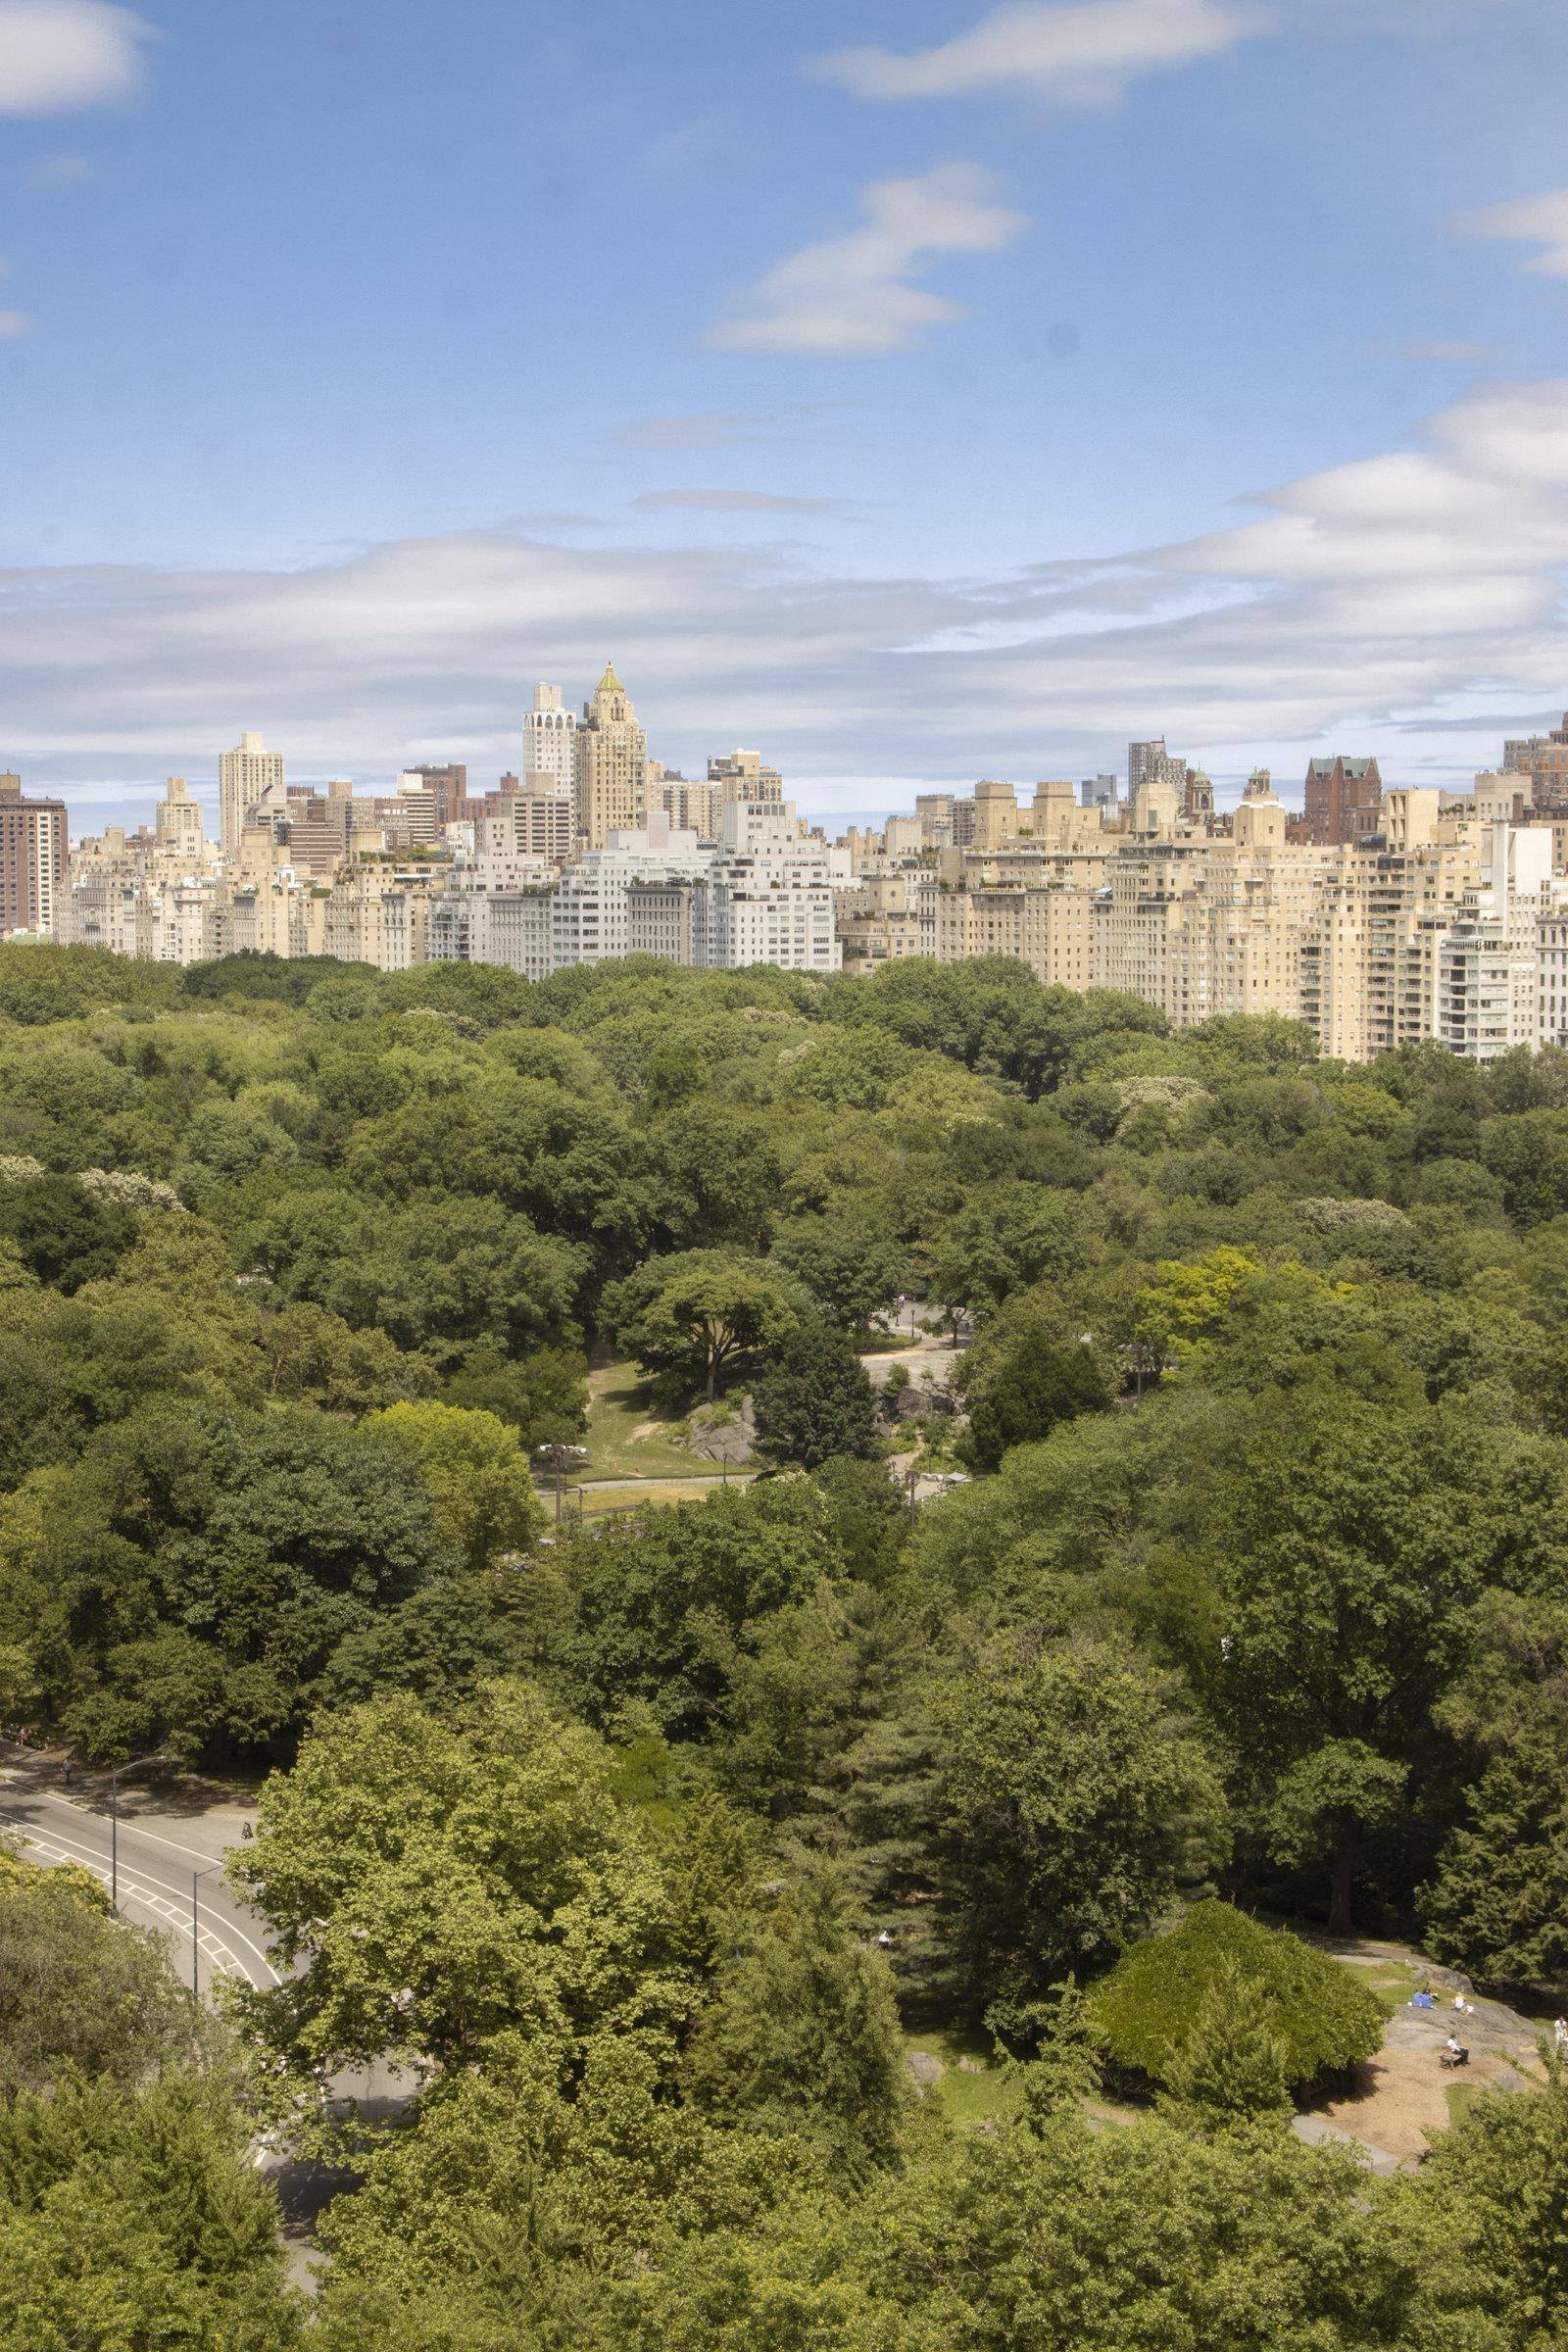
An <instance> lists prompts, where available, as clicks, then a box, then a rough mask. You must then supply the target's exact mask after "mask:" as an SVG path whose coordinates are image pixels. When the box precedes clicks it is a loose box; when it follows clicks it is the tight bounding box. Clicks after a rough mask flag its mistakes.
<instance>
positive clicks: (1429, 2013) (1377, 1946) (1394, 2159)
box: [1296, 1941, 1541, 2172]
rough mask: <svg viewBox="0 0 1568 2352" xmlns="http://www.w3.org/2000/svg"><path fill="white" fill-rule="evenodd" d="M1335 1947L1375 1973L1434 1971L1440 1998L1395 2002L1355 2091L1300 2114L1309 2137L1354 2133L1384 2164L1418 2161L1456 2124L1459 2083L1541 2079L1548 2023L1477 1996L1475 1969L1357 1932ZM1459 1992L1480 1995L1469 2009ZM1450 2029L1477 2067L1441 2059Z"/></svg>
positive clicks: (1493, 2086) (1483, 2086) (1302, 2132)
mask: <svg viewBox="0 0 1568 2352" xmlns="http://www.w3.org/2000/svg"><path fill="white" fill-rule="evenodd" d="M1333 1948H1334V1950H1335V1952H1336V1956H1337V1957H1338V1958H1340V1959H1342V1960H1345V1961H1347V1962H1348V1963H1349V1964H1350V1965H1351V1966H1352V1967H1355V1968H1359V1969H1365V1971H1366V1972H1367V1974H1368V1976H1370V1977H1383V1978H1384V1979H1385V1981H1386V1980H1387V1977H1388V1976H1389V1975H1390V1974H1391V1973H1396V1974H1397V1973H1406V1974H1407V1975H1408V1977H1409V1979H1410V1982H1411V1984H1412V1985H1414V1984H1416V1983H1419V1982H1421V1981H1422V1980H1423V1979H1424V1980H1426V1981H1427V1982H1429V1983H1430V1985H1431V1987H1432V1990H1433V1994H1434V2001H1433V2006H1432V2007H1431V2008H1430V2009H1414V2008H1412V2007H1410V2005H1409V2002H1408V1999H1406V2000H1405V2001H1404V2002H1403V2003H1402V2004H1401V2005H1400V2007H1399V2008H1397V2010H1396V2011H1395V2013H1394V2015H1393V2016H1392V2017H1391V2018H1390V2020H1389V2022H1388V2025H1387V2026H1386V2028H1385V2029H1384V2034H1383V2047H1382V2049H1381V2050H1380V2051H1379V2052H1378V2055H1377V2056H1376V2057H1375V2058H1373V2059H1371V2060H1369V2061H1368V2063H1367V2064H1366V2065H1365V2066H1363V2067H1360V2068H1358V2069H1357V2073H1356V2078H1355V2081H1354V2082H1353V2084H1352V2087H1351V2088H1350V2090H1349V2091H1348V2092H1347V2093H1346V2094H1345V2095H1344V2096H1341V2097H1337V2098H1323V2099H1316V2100H1314V2101H1313V2102H1312V2104H1311V2105H1310V2106H1309V2107H1308V2108H1306V2109H1305V2110H1304V2112H1303V2113H1302V2114H1300V2115H1299V2116H1298V2117H1297V2119H1296V2130H1297V2132H1298V2135H1299V2137H1300V2138H1302V2139H1309V2140H1318V2141H1323V2140H1351V2141H1354V2142H1355V2143H1356V2144H1357V2145H1358V2146H1359V2147H1361V2148H1362V2149H1364V2150H1366V2151H1368V2152H1369V2153H1370V2155H1371V2156H1372V2158H1373V2169H1374V2170H1375V2171H1388V2172H1392V2171H1396V2170H1397V2169H1400V2168H1402V2167H1403V2166H1405V2165H1410V2164H1418V2163H1419V2162H1420V2161H1421V2159H1422V2157H1423V2156H1425V2154H1426V2152H1427V2149H1428V2147H1429V2146H1430V2145H1431V2142H1432V2140H1433V2138H1434V2137H1435V2136H1436V2135H1437V2133H1439V2132H1440V2131H1446V2130H1447V2128H1448V2125H1449V2124H1450V2123H1451V2121H1452V2120H1453V2119H1452V2115H1451V2112H1450V2109H1449V2105H1448V2096H1447V2094H1448V2091H1449V2090H1450V2088H1452V2087H1454V2086H1455V2085H1459V2086H1467V2087H1469V2088H1471V2089H1474V2090H1523V2089H1525V2088H1526V2087H1527V2086H1528V2084H1529V2083H1530V2082H1532V2081H1535V2082H1539V2081H1540V2080H1541V2060H1540V2054H1539V2051H1538V2048H1537V2041H1538V2037H1539V2034H1540V2028H1539V2026H1537V2025H1535V2024H1533V2023H1532V2021H1531V2020H1530V2019H1529V2018H1526V2017H1522V2016H1521V2015H1520V2014H1519V2012H1518V2011H1517V2010H1516V2009H1510V2008H1508V2007H1507V2005H1506V2004H1505V2003H1504V2002H1502V2001H1491V2000H1484V1999H1481V1998H1479V1997H1477V1996H1475V1995H1473V1994H1472V1993H1471V1990H1470V1982H1469V1979H1468V1978H1467V1977H1462V1976H1460V1975H1458V1974H1457V1972H1455V1971H1453V1970H1451V1969H1443V1968H1438V1967H1435V1966H1432V1965H1430V1964H1429V1963H1428V1962H1427V1961H1425V1960H1424V1959H1423V1958H1422V1955H1421V1954H1420V1953H1419V1952H1415V1951H1412V1950H1410V1949H1409V1948H1408V1947H1407V1946H1405V1945H1402V1944H1392V1943H1374V1942H1370V1941H1349V1942H1346V1943H1342V1944H1337V1945H1336V1946H1334V1947H1333ZM1455 1991H1460V1992H1462V1993H1463V1995H1464V1998H1465V1999H1466V2001H1467V2002H1469V2003H1470V2013H1469V2014H1468V2015H1465V2016H1461V2015H1460V2014H1459V2013H1458V2012H1456V2011H1455V2009H1454V2006H1453V1995H1454V1993H1455ZM1449 2034H1454V2035H1455V2037H1456V2038H1457V2039H1458V2040H1459V2041H1461V2042H1463V2043H1464V2044H1465V2046H1466V2047H1467V2048H1468V2049H1469V2052H1470V2063H1469V2064H1468V2066H1465V2067H1462V2068H1459V2069H1457V2070H1455V2071H1452V2072H1450V2071H1449V2070H1447V2069H1446V2068H1445V2067H1444V2066H1443V2065H1442V2064H1441V2063H1440V2058H1439V2053H1440V2052H1441V2051H1442V2049H1443V2047H1444V2044H1445V2043H1446V2040H1447V2038H1448V2036H1449Z"/></svg>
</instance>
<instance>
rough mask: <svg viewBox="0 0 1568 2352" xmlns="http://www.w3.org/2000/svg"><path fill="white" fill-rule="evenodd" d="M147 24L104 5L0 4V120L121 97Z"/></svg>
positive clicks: (128, 87) (34, 0)
mask: <svg viewBox="0 0 1568 2352" xmlns="http://www.w3.org/2000/svg"><path fill="white" fill-rule="evenodd" d="M152 37H153V33H152V27H151V25H146V24H144V23H143V22H142V20H141V18H140V17H138V16H135V15H133V14H132V12H131V11H130V10H129V9H128V8H117V7H114V6H111V5H110V0H0V115H53V114H66V113H69V112H70V111H71V110H72V109H73V108H76V107H83V106H101V105H104V104H106V103H108V102H109V101H112V100H114V99H117V98H127V97H129V96H131V95H132V93H133V92H134V91H135V90H136V88H137V87H138V86H139V84H140V81H141V65H142V50H143V47H144V45H145V43H146V42H148V41H149V40H151V39H152Z"/></svg>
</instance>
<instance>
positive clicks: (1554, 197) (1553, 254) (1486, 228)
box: [1454, 188, 1568, 277]
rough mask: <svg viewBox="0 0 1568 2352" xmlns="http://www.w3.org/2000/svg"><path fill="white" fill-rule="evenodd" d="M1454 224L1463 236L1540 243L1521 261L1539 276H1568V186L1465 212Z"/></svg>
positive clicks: (1516, 242) (1525, 243)
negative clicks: (1542, 194) (1484, 208)
mask: <svg viewBox="0 0 1568 2352" xmlns="http://www.w3.org/2000/svg"><path fill="white" fill-rule="evenodd" d="M1454 227H1455V228H1456V229H1457V230H1458V232H1459V234H1460V235H1461V236H1462V237H1497V238H1499V239H1501V240H1502V241H1504V242H1505V243H1509V244H1519V245H1539V246H1540V247H1541V251H1540V252H1539V253H1537V254H1532V255H1531V257H1530V259H1529V260H1528V261H1526V262H1521V263H1520V265H1519V267H1520V269H1521V270H1531V271H1533V272H1534V273H1535V275H1536V276H1538V277H1568V188H1553V189H1551V190H1550V191H1549V193H1548V194H1546V195H1544V196H1516V197H1514V198H1512V199H1511V201H1510V202H1509V203H1507V204H1491V205H1488V206H1487V208H1486V210H1485V211H1484V212H1479V213H1461V214H1460V216H1459V218H1458V220H1457V221H1455V222H1454Z"/></svg>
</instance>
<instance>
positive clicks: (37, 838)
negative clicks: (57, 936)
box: [0, 775, 70, 938]
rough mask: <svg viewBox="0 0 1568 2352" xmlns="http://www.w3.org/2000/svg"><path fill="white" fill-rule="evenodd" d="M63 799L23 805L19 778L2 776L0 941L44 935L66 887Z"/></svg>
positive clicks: (66, 849) (0, 809) (67, 846)
mask: <svg viewBox="0 0 1568 2352" xmlns="http://www.w3.org/2000/svg"><path fill="white" fill-rule="evenodd" d="M69 846H70V841H69V836H68V834H67V831H66V804H65V802H64V801H25V800H24V799H23V797H22V778H21V777H20V776H17V775H4V776H0V938H4V937H5V936H6V934H7V933H9V932H12V931H48V932H52V931H53V930H54V928H55V917H56V914H57V912H58V911H59V906H60V901H61V899H62V898H63V897H64V894H65V888H66V857H67V852H68V849H69Z"/></svg>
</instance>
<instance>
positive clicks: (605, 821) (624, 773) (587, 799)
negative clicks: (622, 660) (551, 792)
mask: <svg viewBox="0 0 1568 2352" xmlns="http://www.w3.org/2000/svg"><path fill="white" fill-rule="evenodd" d="M573 757H574V760H575V763H576V774H577V834H578V838H579V840H580V841H581V842H582V843H583V844H584V846H585V847H586V848H588V849H590V850H602V849H603V848H604V847H605V844H606V842H607V841H608V840H609V838H610V835H611V833H612V832H613V831H615V830H627V829H630V828H631V827H634V826H637V825H640V824H641V823H642V822H643V819H644V816H645V814H646V811H647V806H648V734H647V730H646V729H645V728H643V727H640V726H639V725H638V724H637V713H636V711H635V710H634V709H633V707H632V702H631V697H630V696H629V695H628V694H627V692H626V689H625V687H624V686H623V685H622V684H621V682H620V680H619V678H617V677H616V675H615V665H614V663H613V662H606V663H605V674H604V676H603V677H602V678H601V679H600V681H599V683H598V685H597V686H596V687H595V688H594V691H593V695H592V698H591V699H590V700H589V701H588V702H586V703H584V705H583V707H582V723H581V725H580V726H579V727H578V729H577V734H576V742H575V745H574V747H573Z"/></svg>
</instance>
